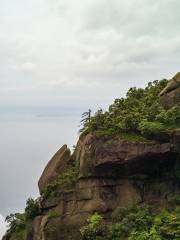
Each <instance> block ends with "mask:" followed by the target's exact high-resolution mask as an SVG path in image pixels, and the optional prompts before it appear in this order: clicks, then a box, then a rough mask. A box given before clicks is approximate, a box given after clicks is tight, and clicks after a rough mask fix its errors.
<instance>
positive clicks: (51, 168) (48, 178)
mask: <svg viewBox="0 0 180 240" xmlns="http://www.w3.org/2000/svg"><path fill="white" fill-rule="evenodd" d="M70 157H71V152H70V150H69V149H68V148H67V145H63V146H62V147H61V148H60V149H59V150H58V151H57V153H56V154H55V155H54V156H53V157H52V159H51V160H50V161H49V162H48V164H47V166H46V167H45V169H44V171H43V173H42V175H41V177H40V179H39V182H38V186H39V191H40V193H42V191H43V189H44V188H45V187H46V186H47V185H48V184H49V183H52V182H53V181H55V180H56V179H57V177H58V176H59V175H60V174H61V173H62V172H63V171H64V169H65V167H66V165H67V164H68V162H69V161H70Z"/></svg>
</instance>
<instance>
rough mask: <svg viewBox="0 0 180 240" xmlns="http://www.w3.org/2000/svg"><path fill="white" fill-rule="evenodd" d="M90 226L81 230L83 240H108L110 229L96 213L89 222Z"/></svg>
mask: <svg viewBox="0 0 180 240" xmlns="http://www.w3.org/2000/svg"><path fill="white" fill-rule="evenodd" d="M87 222H88V225H87V226H85V227H83V228H81V230H80V231H81V235H82V240H106V239H107V238H106V237H107V235H108V229H107V227H106V225H105V224H103V218H102V216H101V215H99V214H98V213H95V214H94V215H92V216H91V217H89V218H88V220H87Z"/></svg>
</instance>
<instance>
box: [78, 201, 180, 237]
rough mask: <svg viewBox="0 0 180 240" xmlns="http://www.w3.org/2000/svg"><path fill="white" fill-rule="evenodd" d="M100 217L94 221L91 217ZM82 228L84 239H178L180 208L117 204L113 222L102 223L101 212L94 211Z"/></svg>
mask: <svg viewBox="0 0 180 240" xmlns="http://www.w3.org/2000/svg"><path fill="white" fill-rule="evenodd" d="M94 218H95V219H96V218H97V219H98V221H96V223H95V224H93V223H92V219H94ZM89 219H90V220H88V225H87V226H85V227H83V228H82V229H81V234H82V239H83V240H120V239H122V240H125V239H129V240H170V239H171V240H179V239H180V209H178V208H177V209H176V210H175V211H172V212H170V211H168V210H162V211H161V212H159V213H156V214H154V213H153V212H152V210H151V208H150V207H149V206H148V205H142V206H137V205H133V206H131V207H127V208H117V209H116V210H115V212H114V213H113V215H112V220H113V223H112V224H109V225H108V224H107V225H105V224H103V219H102V217H101V216H100V215H97V214H95V215H93V216H92V217H91V218H89Z"/></svg>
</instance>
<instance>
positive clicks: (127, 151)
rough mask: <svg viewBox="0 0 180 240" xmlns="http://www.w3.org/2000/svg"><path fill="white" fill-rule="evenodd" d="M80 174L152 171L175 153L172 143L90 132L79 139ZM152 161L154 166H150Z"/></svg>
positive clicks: (127, 173) (94, 175)
mask: <svg viewBox="0 0 180 240" xmlns="http://www.w3.org/2000/svg"><path fill="white" fill-rule="evenodd" d="M78 146H79V149H80V151H79V152H77V160H79V161H80V177H88V176H89V177H90V176H91V177H92V176H93V177H98V176H104V177H107V176H112V177H122V176H125V175H129V174H130V173H137V172H141V173H142V172H151V167H152V166H153V165H154V164H157V162H159V161H154V159H156V158H158V159H159V160H160V159H164V162H166V160H167V159H168V158H169V155H172V154H173V153H172V149H171V143H131V142H128V141H126V140H122V139H120V138H116V139H109V138H102V137H96V136H92V135H88V136H86V137H85V138H84V140H83V144H82V143H81V141H80V142H79V145H78ZM149 163H150V164H151V167H150V169H149Z"/></svg>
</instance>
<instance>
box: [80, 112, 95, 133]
mask: <svg viewBox="0 0 180 240" xmlns="http://www.w3.org/2000/svg"><path fill="white" fill-rule="evenodd" d="M91 112H92V111H91V109H89V110H88V111H87V112H83V114H82V119H81V121H80V123H81V124H80V126H81V125H82V126H83V127H82V128H81V129H80V131H79V132H80V133H82V132H84V131H85V130H87V129H89V128H90V122H91Z"/></svg>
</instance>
